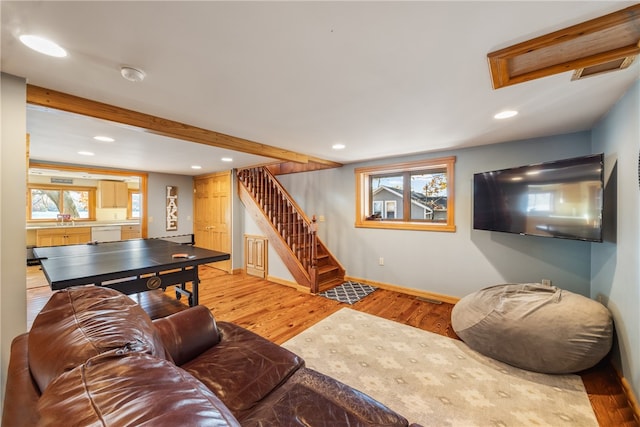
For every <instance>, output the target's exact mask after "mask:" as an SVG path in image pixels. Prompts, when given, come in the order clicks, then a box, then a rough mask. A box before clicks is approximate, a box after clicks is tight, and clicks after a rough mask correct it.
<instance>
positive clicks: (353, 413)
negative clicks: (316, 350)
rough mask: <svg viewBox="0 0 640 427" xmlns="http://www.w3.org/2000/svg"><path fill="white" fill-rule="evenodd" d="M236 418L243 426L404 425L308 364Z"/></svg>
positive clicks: (389, 412) (380, 405)
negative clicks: (259, 402)
mask: <svg viewBox="0 0 640 427" xmlns="http://www.w3.org/2000/svg"><path fill="white" fill-rule="evenodd" d="M239 419H240V422H241V423H242V426H243V427H251V426H256V427H257V426H260V427H280V426H284V425H286V426H288V427H295V426H300V427H302V426H305V427H306V426H316V427H323V426H326V427H356V426H407V425H408V422H407V420H406V419H405V418H403V417H402V416H400V415H398V414H397V413H395V412H394V411H392V410H390V409H389V408H387V407H386V406H384V405H383V404H381V403H379V402H377V401H376V400H374V399H372V398H371V397H369V396H367V395H366V394H364V393H362V392H360V391H358V390H355V389H353V388H351V387H349V386H347V385H345V384H343V383H341V382H339V381H336V380H335V379H333V378H330V377H328V376H326V375H324V374H321V373H319V372H317V371H314V370H312V369H308V368H302V369H299V370H298V371H297V372H296V373H295V374H293V375H292V376H291V378H290V379H289V381H287V383H286V384H284V385H283V386H282V387H281V388H280V389H279V390H277V391H275V392H274V393H273V394H272V395H271V396H269V397H268V398H267V399H266V400H265V401H264V402H262V404H261V405H260V407H259V408H257V409H256V410H255V411H254V412H252V413H250V414H248V415H247V416H245V417H244V418H239Z"/></svg>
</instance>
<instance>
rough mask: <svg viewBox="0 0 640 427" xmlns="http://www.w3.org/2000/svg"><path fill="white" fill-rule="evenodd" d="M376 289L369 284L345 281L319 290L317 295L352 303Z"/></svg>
mask: <svg viewBox="0 0 640 427" xmlns="http://www.w3.org/2000/svg"><path fill="white" fill-rule="evenodd" d="M376 289H378V288H374V287H373V286H370V285H365V284H362V283H358V282H351V281H347V282H344V283H343V284H342V285H340V286H336V287H335V288H332V289H329V290H326V291H324V292H320V293H319V294H318V295H320V296H321V297H325V298H329V299H332V300H336V301H340V302H344V303H347V304H354V303H356V302H358V301H360V300H361V299H362V298H364V297H366V296H367V295H369V294H370V293H371V292H373V291H375V290H376Z"/></svg>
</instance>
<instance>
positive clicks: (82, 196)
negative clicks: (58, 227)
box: [27, 184, 96, 221]
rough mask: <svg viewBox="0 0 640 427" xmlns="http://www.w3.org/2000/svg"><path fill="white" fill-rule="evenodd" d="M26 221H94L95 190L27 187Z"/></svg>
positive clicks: (43, 186) (89, 188)
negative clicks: (62, 217) (63, 218)
mask: <svg viewBox="0 0 640 427" xmlns="http://www.w3.org/2000/svg"><path fill="white" fill-rule="evenodd" d="M28 191H29V195H28V196H29V204H28V206H27V207H28V209H27V220H29V221H57V220H58V219H59V218H60V215H65V216H68V218H69V219H71V220H95V216H96V215H95V212H96V211H95V201H96V189H95V188H93V187H71V186H69V187H66V186H65V187H56V186H48V185H43V184H40V185H37V186H29V189H28Z"/></svg>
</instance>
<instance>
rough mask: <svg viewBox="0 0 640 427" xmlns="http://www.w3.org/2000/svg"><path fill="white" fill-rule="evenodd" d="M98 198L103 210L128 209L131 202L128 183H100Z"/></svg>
mask: <svg viewBox="0 0 640 427" xmlns="http://www.w3.org/2000/svg"><path fill="white" fill-rule="evenodd" d="M98 198H99V200H100V207H101V208H126V207H127V203H128V201H129V189H128V187H127V183H126V182H122V181H100V182H98Z"/></svg>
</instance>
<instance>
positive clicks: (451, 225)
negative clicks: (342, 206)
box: [354, 156, 456, 232]
mask: <svg viewBox="0 0 640 427" xmlns="http://www.w3.org/2000/svg"><path fill="white" fill-rule="evenodd" d="M455 162H456V157H455V156H450V157H441V158H437V159H426V160H418V161H414V162H405V163H395V164H389V165H380V166H368V167H362V168H356V169H355V170H354V173H355V178H356V221H355V226H356V227H358V228H384V229H396V230H416V231H445V232H455V231H456V225H455V216H454V212H455V204H454V200H455V197H454V189H455V185H454V175H455V174H454V164H455ZM443 168H444V169H445V170H446V175H447V220H446V222H425V221H402V220H397V219H395V220H384V219H374V220H369V219H367V217H368V216H369V215H370V214H371V213H370V212H369V204H370V203H369V198H370V194H371V192H370V191H369V190H370V189H369V177H370V176H371V175H379V174H387V173H404V172H413V171H423V170H429V169H443Z"/></svg>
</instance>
